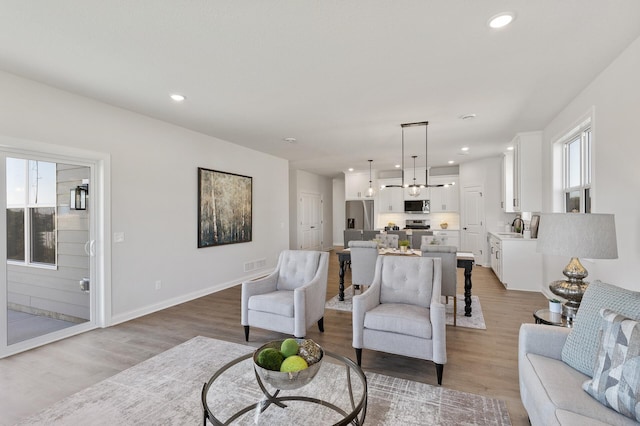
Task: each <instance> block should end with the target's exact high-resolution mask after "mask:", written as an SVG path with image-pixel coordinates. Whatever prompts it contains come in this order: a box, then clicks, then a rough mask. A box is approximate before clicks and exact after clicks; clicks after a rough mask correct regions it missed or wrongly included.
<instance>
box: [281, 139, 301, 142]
mask: <svg viewBox="0 0 640 426" xmlns="http://www.w3.org/2000/svg"><path fill="white" fill-rule="evenodd" d="M282 140H283V141H285V142H286V143H296V142H298V140H297V139H296V138H284V139H282Z"/></svg>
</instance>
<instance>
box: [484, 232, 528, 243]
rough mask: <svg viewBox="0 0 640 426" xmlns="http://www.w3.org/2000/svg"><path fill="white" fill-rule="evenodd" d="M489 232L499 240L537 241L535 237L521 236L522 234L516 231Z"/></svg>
mask: <svg viewBox="0 0 640 426" xmlns="http://www.w3.org/2000/svg"><path fill="white" fill-rule="evenodd" d="M489 234H491V235H493V236H494V237H496V238H497V239H499V240H502V241H527V242H531V241H534V242H536V241H538V240H537V239H535V238H524V237H523V236H522V234H520V233H517V232H499V231H496V232H493V231H491V232H489Z"/></svg>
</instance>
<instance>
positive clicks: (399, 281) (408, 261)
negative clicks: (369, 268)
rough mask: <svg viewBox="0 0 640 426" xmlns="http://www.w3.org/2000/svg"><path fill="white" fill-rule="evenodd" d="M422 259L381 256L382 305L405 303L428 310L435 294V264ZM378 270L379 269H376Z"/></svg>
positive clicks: (379, 259)
mask: <svg viewBox="0 0 640 426" xmlns="http://www.w3.org/2000/svg"><path fill="white" fill-rule="evenodd" d="M421 260H424V259H423V258H420V257H409V256H380V257H379V258H378V262H382V265H380V266H381V274H382V276H381V277H380V303H405V304H408V305H417V306H422V307H423V308H428V307H429V306H430V304H431V295H432V293H433V275H434V266H433V265H434V264H433V262H430V261H429V262H424V261H421ZM376 269H377V268H376Z"/></svg>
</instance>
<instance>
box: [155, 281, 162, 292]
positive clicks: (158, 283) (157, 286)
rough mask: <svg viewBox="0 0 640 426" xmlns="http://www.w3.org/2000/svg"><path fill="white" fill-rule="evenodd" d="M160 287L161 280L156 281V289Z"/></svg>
mask: <svg viewBox="0 0 640 426" xmlns="http://www.w3.org/2000/svg"><path fill="white" fill-rule="evenodd" d="M161 288H162V281H160V280H158V281H156V290H160V289H161Z"/></svg>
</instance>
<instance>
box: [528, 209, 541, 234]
mask: <svg viewBox="0 0 640 426" xmlns="http://www.w3.org/2000/svg"><path fill="white" fill-rule="evenodd" d="M539 225H540V215H537V214H534V215H532V216H531V224H530V225H529V229H530V230H531V238H538V226H539Z"/></svg>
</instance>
